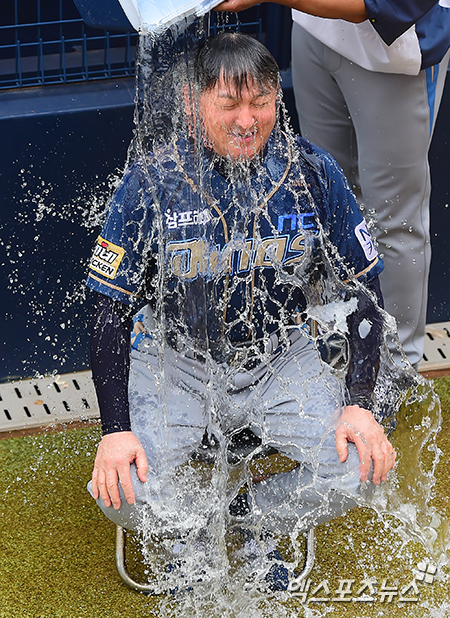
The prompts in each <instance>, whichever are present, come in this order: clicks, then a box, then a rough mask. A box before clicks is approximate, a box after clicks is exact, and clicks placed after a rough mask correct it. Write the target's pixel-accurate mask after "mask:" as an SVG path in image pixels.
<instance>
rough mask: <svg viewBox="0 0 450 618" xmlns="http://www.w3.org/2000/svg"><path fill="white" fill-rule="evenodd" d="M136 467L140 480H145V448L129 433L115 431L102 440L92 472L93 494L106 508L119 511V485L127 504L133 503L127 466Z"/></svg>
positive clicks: (128, 467) (132, 492) (146, 469)
mask: <svg viewBox="0 0 450 618" xmlns="http://www.w3.org/2000/svg"><path fill="white" fill-rule="evenodd" d="M133 462H134V463H135V464H136V468H137V473H138V477H139V479H140V480H141V481H142V482H144V483H145V481H146V480H147V472H148V464H147V457H146V455H145V451H144V448H143V446H142V444H141V443H140V441H139V439H138V438H137V437H136V436H135V435H134V433H132V432H131V431H118V432H115V433H110V434H107V435H106V436H103V438H102V441H101V442H100V444H99V445H98V449H97V456H96V458H95V463H94V471H93V472H92V493H93V496H94V498H95V500H97V499H98V497H99V496H100V497H101V499H102V500H103V503H104V505H105V506H111V504H112V506H113V507H114V508H115V509H118V508H119V507H120V497H119V487H118V483H119V481H120V484H121V486H122V489H123V493H124V494H125V498H126V500H127V502H128V504H133V503H134V491H133V485H132V483H131V475H130V464H132V463H133Z"/></svg>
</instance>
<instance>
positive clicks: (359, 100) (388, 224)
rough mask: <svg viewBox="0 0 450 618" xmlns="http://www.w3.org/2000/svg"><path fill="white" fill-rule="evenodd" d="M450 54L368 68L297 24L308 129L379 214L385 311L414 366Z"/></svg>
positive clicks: (295, 44) (297, 77)
mask: <svg viewBox="0 0 450 618" xmlns="http://www.w3.org/2000/svg"><path fill="white" fill-rule="evenodd" d="M449 55H450V52H448V53H447V55H446V56H445V58H444V59H443V60H442V62H441V63H440V64H439V65H436V66H435V67H431V68H430V69H426V70H423V71H421V72H420V73H419V75H417V76H409V75H399V74H393V73H378V72H373V71H367V70H366V69H363V68H362V67H360V66H358V65H357V64H355V63H353V62H350V61H349V60H347V59H346V58H344V57H343V56H341V55H340V54H338V53H336V52H334V51H333V50H331V49H330V48H328V47H326V46H325V45H324V44H323V43H321V42H320V41H318V40H317V39H316V38H315V37H313V36H311V35H310V34H309V33H308V32H306V31H305V30H304V29H303V28H302V27H301V26H299V25H298V24H296V23H294V24H293V30H292V75H293V85H294V93H295V100H296V106H297V111H298V115H299V120H300V126H301V131H302V135H303V136H304V137H305V138H306V139H308V140H310V141H311V142H313V143H315V144H317V145H319V146H321V147H322V148H324V149H325V150H327V151H329V152H330V153H331V154H332V155H333V157H334V158H335V159H336V160H337V162H338V164H339V165H340V166H341V168H342V169H343V171H344V173H345V175H346V176H347V178H348V180H349V182H350V184H351V186H352V188H353V190H354V191H355V193H356V195H357V197H358V201H359V203H360V205H361V206H362V207H363V210H364V212H365V216H366V218H368V219H369V220H373V219H374V220H375V228H374V233H375V236H376V239H377V241H378V245H379V251H380V253H381V255H382V257H383V260H384V264H385V269H384V271H383V272H382V273H381V275H380V282H381V289H382V292H383V296H384V300H385V306H386V310H387V311H388V312H389V313H390V314H391V315H393V316H394V317H395V318H396V320H397V324H398V334H399V338H400V341H401V343H402V344H403V348H404V351H405V352H406V355H407V356H408V358H409V360H410V362H411V363H412V364H416V363H418V362H419V361H420V360H421V358H422V354H423V342H424V336H425V323H426V307H427V297H428V274H429V267H430V258H431V248H430V232H429V201H430V189H431V183H430V170H429V165H428V150H429V147H430V142H431V137H432V133H433V128H434V124H435V121H436V116H437V113H438V109H439V104H440V101H441V97H442V91H443V87H444V81H445V75H446V70H447V65H448V61H449ZM393 352H394V356H396V360H399V356H398V355H396V353H395V348H394V349H393Z"/></svg>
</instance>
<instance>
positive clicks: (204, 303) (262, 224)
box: [126, 20, 449, 618]
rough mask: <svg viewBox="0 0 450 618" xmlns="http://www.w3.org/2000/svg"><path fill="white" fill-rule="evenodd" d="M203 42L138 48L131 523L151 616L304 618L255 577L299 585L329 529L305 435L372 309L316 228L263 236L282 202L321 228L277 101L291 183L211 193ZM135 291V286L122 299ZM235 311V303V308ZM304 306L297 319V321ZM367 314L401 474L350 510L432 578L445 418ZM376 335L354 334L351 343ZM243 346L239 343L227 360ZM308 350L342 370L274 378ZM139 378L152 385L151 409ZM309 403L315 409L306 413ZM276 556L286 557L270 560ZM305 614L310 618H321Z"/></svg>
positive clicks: (314, 451) (444, 539) (238, 172)
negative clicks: (143, 282)
mask: <svg viewBox="0 0 450 618" xmlns="http://www.w3.org/2000/svg"><path fill="white" fill-rule="evenodd" d="M206 32H207V23H206V20H200V21H197V22H195V23H194V24H190V25H187V24H185V23H179V24H177V25H175V26H172V27H171V28H169V29H167V30H165V31H164V32H163V33H162V34H159V35H155V34H152V33H146V32H143V33H141V35H140V54H139V63H138V71H137V91H136V111H135V120H136V130H135V135H134V139H133V141H132V144H131V145H130V149H129V154H128V162H127V170H126V174H128V177H129V178H130V177H133V178H138V182H139V190H138V191H136V193H135V196H138V199H137V201H136V203H135V208H134V219H133V221H132V222H131V225H133V226H135V227H136V229H137V232H136V235H135V236H136V238H135V243H136V252H137V253H139V254H140V255H142V256H144V258H143V259H142V263H145V262H146V263H147V266H148V264H149V263H151V264H154V265H155V267H154V272H153V279H152V281H151V283H150V288H151V298H150V299H149V304H150V308H149V307H146V308H145V309H144V310H141V311H140V317H139V318H138V320H137V326H136V327H135V336H136V339H138V338H139V340H140V343H139V345H136V348H137V349H136V350H135V351H134V352H133V362H134V370H133V371H132V376H131V382H130V393H131V402H132V406H133V408H134V409H135V412H134V413H133V414H134V415H133V417H132V426H133V431H134V432H135V433H136V434H137V435H138V436H139V437H140V439H141V441H142V443H143V445H144V447H145V449H146V452H147V454H150V457H149V459H150V478H149V481H148V483H147V484H146V488H145V491H146V498H147V500H148V503H149V504H151V508H148V509H146V510H144V514H143V516H142V521H141V524H140V534H141V544H142V551H143V555H144V560H145V563H146V565H147V571H148V573H147V575H148V579H149V581H151V582H152V583H153V584H154V586H155V591H156V592H167V591H170V592H172V594H171V595H170V594H169V595H167V596H166V597H164V598H162V600H161V606H160V612H161V615H166V614H169V613H170V612H171V611H172V610H173V607H174V604H176V607H177V610H176V611H177V615H182V616H183V617H190V616H216V615H217V616H219V615H220V616H227V617H228V616H229V617H230V618H232V617H234V616H236V617H237V616H239V617H242V616H243V617H247V616H248V617H250V616H251V617H252V618H253V617H259V616H261V617H263V616H264V617H265V616H269V615H270V616H276V617H280V618H281V617H284V616H286V617H288V616H294V615H298V606H296V607H291V606H290V603H289V600H290V597H289V595H287V594H286V593H278V597H279V598H278V600H276V601H274V599H273V597H272V596H270V597H269V596H268V595H267V585H266V583H267V582H266V576H267V574H268V573H269V572H270V571H271V569H272V567H273V565H274V564H275V563H277V564H278V561H281V560H283V564H284V566H285V567H286V568H287V570H288V571H289V573H290V575H291V576H294V577H295V572H296V570H297V569H298V568H299V567H301V564H302V560H303V557H304V555H303V554H304V551H303V544H302V537H303V533H304V531H305V530H307V529H308V528H309V527H310V526H314V525H316V524H317V523H318V522H321V521H325V520H327V519H330V518H332V517H333V513H334V512H335V511H334V508H335V505H333V495H332V494H333V492H332V491H331V490H330V488H329V487H328V486H326V484H325V485H322V484H321V471H320V460H319V448H321V447H322V445H323V444H324V443H325V442H326V440H327V438H329V436H330V435H333V434H334V429H335V426H336V419H335V418H330V419H328V424H325V425H323V426H321V427H319V428H316V427H314V426H313V425H312V424H311V423H310V421H309V418H310V417H311V418H312V417H314V414H315V412H316V411H317V407H319V408H320V407H321V406H323V405H325V404H326V405H333V406H334V409H336V410H337V407H338V405H339V404H338V403H336V402H339V401H342V399H343V393H344V390H345V371H346V368H347V362H348V361H347V359H346V349H347V348H348V338H349V336H350V333H349V332H348V329H347V320H346V318H347V317H348V315H350V314H351V313H352V312H354V311H355V310H356V307H357V298H358V297H360V296H361V295H362V296H363V297H364V298H365V300H366V302H369V303H372V304H373V303H374V302H375V301H374V299H373V298H372V295H371V293H370V292H368V291H367V290H365V288H364V287H363V286H362V284H359V283H358V282H355V280H354V279H352V277H351V273H347V274H348V277H345V276H342V274H343V273H345V272H346V266H345V264H343V263H342V260H341V259H340V258H339V256H338V255H336V250H334V249H333V247H330V246H329V241H328V240H327V238H326V235H325V234H324V231H323V229H321V228H320V226H319V227H318V228H317V227H313V226H310V227H308V225H307V223H308V221H307V220H306V219H304V220H302V223H304V224H305V223H306V224H305V225H303V231H302V234H301V235H297V236H295V237H293V236H292V235H291V236H289V234H284V233H285V232H286V231H289V229H290V228H289V226H291V219H289V218H286V217H285V218H284V219H282V220H281V222H280V220H279V221H278V224H279V225H278V227H275V226H274V223H273V220H272V219H271V216H270V213H269V212H268V208H267V203H268V201H269V199H270V198H271V196H273V195H274V194H275V193H276V192H277V191H279V192H283V193H282V195H283V200H284V201H289V200H290V201H291V202H292V203H293V204H294V205H295V206H296V207H297V209H298V212H300V208H299V204H303V205H304V204H309V205H310V212H315V200H316V199H317V195H316V194H315V192H314V189H313V188H311V187H312V184H311V178H307V177H305V175H304V174H303V173H302V171H301V166H300V163H299V154H298V149H297V148H296V138H295V136H293V134H292V133H291V131H290V129H289V122H288V119H287V118H286V114H285V112H284V108H283V104H282V101H281V99H280V100H279V101H278V105H279V107H280V113H279V118H278V120H277V123H276V126H275V129H274V138H273V140H272V142H271V144H270V146H269V148H272V149H273V152H274V156H273V159H272V160H273V161H274V162H275V161H278V160H281V161H283V162H284V164H285V166H286V169H288V168H289V171H288V172H286V173H284V172H283V170H282V169H281V170H280V169H277V168H274V169H269V168H268V166H263V165H260V164H259V163H258V160H256V162H253V163H250V164H249V163H248V162H246V161H244V160H243V161H238V162H235V163H234V164H229V162H227V161H222V162H221V164H222V165H223V166H225V167H224V168H223V169H222V170H221V171H222V175H218V174H216V175H214V166H215V165H217V163H218V162H217V160H215V158H214V156H212V157H211V156H210V154H209V153H208V152H207V149H206V148H205V147H204V145H203V144H204V141H203V134H202V128H201V122H200V121H199V118H198V101H197V100H196V96H195V92H193V89H192V56H193V53H194V50H195V49H196V47H197V45H198V44H199V41H201V40H203V39H204V37H205V36H206ZM193 144H195V149H194V150H193V149H192V145H193ZM269 155H270V153H269ZM269 155H268V156H269ZM286 162H287V163H286ZM274 165H275V163H274ZM130 175H131V176H130ZM224 178H225V179H226V180H224ZM162 179H164V182H161V180H162ZM224 204H225V205H226V210H224ZM280 225H281V227H280ZM166 228H168V229H169V242H168V244H167V245H166V246H164V244H163V242H162V241H161V239H162V238H163V235H166V234H167V232H166V231H165V230H166ZM170 230H175V231H176V232H177V234H178V236H175V235H174V236H173V237H171V236H170ZM180 230H181V233H180ZM249 230H251V232H249ZM218 239H219V242H218ZM289 243H291V244H289ZM286 256H288V258H286ZM330 256H331V257H330ZM318 272H320V274H321V277H320V278H317V277H316V274H317V273H318ZM236 273H238V274H239V276H234V277H232V276H230V275H231V274H236ZM138 275H139V276H141V275H142V272H139V273H136V272H134V271H130V275H129V276H130V281H131V282H132V281H133V277H137V276H138ZM346 279H350V280H351V281H350V283H343V281H344V280H346ZM238 295H240V298H241V299H243V302H242V303H241V304H238V305H236V304H233V302H234V299H235V298H236V297H237V296H238ZM302 304H303V305H304V307H305V310H304V311H302V313H301V314H296V307H297V306H298V305H300V306H302ZM376 313H377V316H378V319H380V320H381V321H382V323H383V344H382V355H381V362H380V369H379V373H378V379H377V385H376V404H375V408H374V413H375V415H376V416H377V418H379V419H380V421H382V422H383V423H384V424H385V425H386V429H387V431H389V432H390V435H391V438H392V441H393V443H394V445H395V448H396V449H397V451H398V453H399V458H398V464H397V467H396V470H395V472H394V473H392V475H391V478H390V481H389V482H388V483H385V484H383V485H382V486H381V487H379V488H377V489H375V491H374V492H373V493H372V494H371V495H370V496H368V497H367V498H366V499H365V500H361V504H362V505H367V504H368V505H370V506H371V508H372V509H374V510H375V512H377V513H378V515H379V517H380V518H381V520H382V521H385V522H390V521H391V519H390V517H392V516H393V517H394V518H395V522H396V523H395V526H394V525H392V528H393V529H395V531H396V532H397V534H398V535H399V538H401V541H402V543H403V545H402V547H406V546H407V544H408V543H409V542H410V541H411V540H419V541H420V543H421V544H423V546H424V547H425V549H426V551H427V553H428V555H429V556H431V558H432V559H433V561H434V562H435V563H436V564H439V565H443V564H445V563H446V560H447V556H446V552H447V551H448V548H449V535H448V530H447V527H446V526H447V523H446V522H445V521H443V520H442V519H441V518H440V516H439V514H438V513H437V512H436V511H435V510H433V509H432V508H430V507H428V506H427V502H428V501H429V499H430V496H431V491H432V487H433V483H434V471H435V467H436V465H437V462H438V460H439V451H438V449H437V448H436V446H435V437H436V434H437V432H438V431H439V428H440V410H439V402H438V399H437V397H436V395H435V394H434V393H433V391H432V388H431V386H430V384H429V383H428V382H427V381H426V380H425V379H423V378H421V377H420V376H418V375H417V374H416V373H415V372H414V371H413V370H412V368H411V367H410V366H409V365H408V363H407V361H406V359H403V365H402V366H399V365H398V364H396V363H395V362H394V360H393V358H392V356H391V353H390V351H389V349H391V350H392V347H393V343H392V342H393V341H394V342H395V341H396V335H395V325H394V324H393V321H392V318H391V317H390V316H388V315H387V314H386V313H384V312H383V311H382V310H380V309H377V310H376ZM274 316H279V318H278V317H274ZM292 316H295V319H294V320H293V319H292ZM312 325H314V326H312ZM370 327H371V325H370V324H366V325H361V332H360V336H361V338H362V339H364V337H365V333H367V332H369V330H370ZM365 329H367V330H365ZM138 336H139V337H138ZM244 336H245V337H246V338H247V340H248V342H249V343H248V345H246V346H239V345H238V344H237V343H236V342H237V341H240V340H242V339H243V338H244ZM311 344H313V345H311ZM308 346H309V348H311V349H313V347H315V346H317V347H318V348H319V349H321V350H322V354H323V356H324V358H325V357H326V355H327V354H328V356H329V355H330V350H331V349H334V350H338V351H339V353H340V354H339V358H338V359H337V360H336V355H333V359H334V360H333V362H331V361H330V358H329V357H327V358H326V360H327V361H328V362H325V361H323V360H322V361H311V363H312V368H311V366H308V365H305V364H304V363H303V362H302V363H300V361H298V360H297V358H296V356H295V354H293V353H292V354H291V355H290V356H289V360H290V365H289V367H288V368H286V363H285V362H284V361H283V355H281V356H280V353H278V354H277V351H279V350H281V351H283V353H284V354H288V351H294V350H295V351H297V352H298V351H299V350H301V351H302V354H303V353H304V350H305V348H308ZM398 354H399V355H401V352H400V350H399V349H398ZM254 358H256V359H257V362H256V364H255V363H254V361H253V359H254ZM311 358H312V357H311ZM280 359H281V360H280ZM330 363H331V364H330ZM174 367H176V368H177V371H178V372H181V375H183V378H182V380H180V378H179V375H180V373H178V374H177V371H175V370H174ZM262 367H264V369H263V368H262ZM143 376H144V377H145V380H146V382H145V383H147V384H151V388H150V389H149V390H148V391H147V392H145V391H144V392H143V390H142V384H143V383H144V382H143V381H142V380H143ZM306 394H307V395H308V400H309V401H312V403H308V404H305V395H306ZM287 401H289V405H290V406H291V408H292V407H293V409H294V411H295V415H296V416H297V417H298V418H299V419H301V421H302V422H303V423H304V424H305V426H306V427H307V432H308V431H311V434H312V437H314V435H313V434H314V433H316V434H317V431H319V432H321V437H320V439H319V440H318V441H314V440H312V441H311V443H309V442H308V440H307V439H305V447H304V449H303V452H302V453H301V457H300V456H299V453H298V450H297V447H296V446H295V444H294V443H293V441H292V440H290V439H289V438H290V433H289V432H290V431H291V429H292V425H288V424H287V421H286V411H285V406H286V402H287ZM330 402H331V403H330ZM277 406H278V408H279V409H277ZM308 406H312V407H308ZM308 423H309V424H308ZM180 428H182V429H183V431H184V433H183V431H181V430H180ZM242 429H244V430H247V431H248V430H251V431H252V434H253V435H254V436H256V446H255V448H254V450H253V451H251V452H244V453H242V452H241V453H240V455H238V456H236V457H235V458H233V456H232V455H230V446H232V444H233V442H235V441H236V440H238V437H237V436H238V435H239V434H240V432H241V431H242ZM205 430H206V431H205ZM186 433H187V434H188V439H187V438H186ZM269 436H270V446H271V447H272V449H271V450H270V452H267V450H266V446H267V441H268V439H269ZM193 437H195V444H197V447H196V448H195V449H193V448H192V444H193ZM316 437H317V436H316ZM310 444H314V446H310ZM317 444H319V446H317ZM281 453H282V454H281ZM258 454H259V455H261V457H260V458H259V459H257V458H255V455H258ZM302 459H303V460H306V461H308V462H309V467H308V472H307V474H308V475H309V477H308V481H306V482H305V480H304V478H303V479H302V483H300V482H299V481H298V479H299V478H300V476H301V475H303V476H304V474H305V470H304V469H303V465H302V464H299V463H298V462H299V461H301V460H302ZM352 471H353V470H352V469H351V467H350V468H349V469H348V475H347V476H348V480H349V483H350V482H351V478H352ZM280 478H282V479H284V480H283V481H282V482H280ZM274 479H277V480H276V481H275V480H274ZM344 480H345V479H344ZM314 492H315V494H316V500H317V499H318V500H319V502H321V503H322V504H321V506H320V508H319V507H318V508H317V509H316V510H313V511H312V513H308V512H305V511H304V510H302V508H301V505H302V503H303V501H304V500H305V497H306V499H308V496H309V493H314ZM339 500H340V501H341V502H345V496H341V497H340V498H339ZM387 525H388V526H389V525H391V524H387ZM275 549H277V550H279V551H280V554H278V555H277V556H276V557H275V558H273V556H274V551H275ZM399 551H400V550H399ZM271 556H272V558H271ZM318 560H320V557H319V558H318ZM291 600H292V599H291ZM304 611H305V612H306V613H305V615H309V616H313V615H314V616H318V615H325V614H326V613H328V612H329V611H332V610H331V608H327V609H324V608H323V607H322V608H320V610H317V611H316V610H315V609H311V608H309V609H308V608H305V609H304ZM436 615H438V614H436Z"/></svg>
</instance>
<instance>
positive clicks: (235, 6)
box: [214, 0, 266, 13]
mask: <svg viewBox="0 0 450 618" xmlns="http://www.w3.org/2000/svg"><path fill="white" fill-rule="evenodd" d="M265 1H266V0H225V2H221V3H220V4H219V5H218V6H216V7H215V9H214V10H215V11H229V12H230V13H239V12H240V11H245V10H246V9H250V8H251V7H252V6H255V4H261V2H265Z"/></svg>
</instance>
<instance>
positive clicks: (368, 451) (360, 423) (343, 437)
mask: <svg viewBox="0 0 450 618" xmlns="http://www.w3.org/2000/svg"><path fill="white" fill-rule="evenodd" d="M347 442H353V443H354V444H355V446H356V448H357V449H358V453H359V459H360V461H361V481H363V482H365V481H367V480H368V478H369V471H370V464H371V462H373V473H372V481H373V482H374V483H375V485H379V483H380V482H381V481H385V480H386V479H387V475H388V472H389V470H392V469H393V468H394V465H395V457H396V453H395V450H394V448H393V446H392V444H391V443H390V442H389V440H388V439H387V438H386V436H385V434H384V431H383V428H382V427H381V425H380V424H379V423H377V421H376V420H375V418H374V416H373V414H372V412H370V411H369V410H365V409H364V408H360V407H359V406H347V407H346V408H344V410H343V412H342V414H341V416H340V418H339V421H338V426H337V429H336V450H337V452H338V455H339V459H340V461H342V462H344V461H345V460H346V459H347V455H348V449H347Z"/></svg>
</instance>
